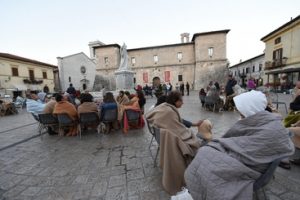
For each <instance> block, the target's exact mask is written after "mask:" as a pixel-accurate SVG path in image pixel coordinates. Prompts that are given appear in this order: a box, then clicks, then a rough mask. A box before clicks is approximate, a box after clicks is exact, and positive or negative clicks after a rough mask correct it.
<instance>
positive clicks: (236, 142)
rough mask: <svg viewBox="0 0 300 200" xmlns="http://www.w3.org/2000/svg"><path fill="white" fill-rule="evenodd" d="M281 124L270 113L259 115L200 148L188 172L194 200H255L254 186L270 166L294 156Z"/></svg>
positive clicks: (279, 120)
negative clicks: (276, 160)
mask: <svg viewBox="0 0 300 200" xmlns="http://www.w3.org/2000/svg"><path fill="white" fill-rule="evenodd" d="M281 120H282V119H281V117H280V116H278V115H274V114H272V113H268V112H266V111H263V112H260V113H257V114H255V115H252V116H250V117H248V118H245V119H243V120H240V121H238V122H237V123H236V124H235V125H234V126H233V127H232V128H231V129H229V130H228V132H227V133H225V135H224V136H223V137H222V138H220V139H218V140H215V141H213V142H210V143H209V144H208V145H207V146H205V147H202V148H200V149H199V150H198V153H197V155H196V157H195V158H194V160H193V161H192V163H191V164H190V165H189V167H188V168H187V170H186V171H185V181H186V184H187V187H188V189H189V191H190V192H191V194H192V196H193V198H194V200H197V199H206V200H217V199H220V200H221V199H222V200H229V199H237V200H239V199H240V200H247V199H249V200H250V199H252V193H253V183H254V181H255V180H256V179H257V178H258V177H259V176H260V175H261V173H263V172H264V171H265V170H266V168H267V166H268V164H269V163H270V162H272V161H273V160H275V159H277V158H280V157H284V156H289V155H292V154H293V152H294V145H293V143H292V141H291V140H290V138H289V136H288V131H287V129H285V128H284V127H283V126H282V123H281Z"/></svg>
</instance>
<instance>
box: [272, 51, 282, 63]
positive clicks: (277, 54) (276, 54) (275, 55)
mask: <svg viewBox="0 0 300 200" xmlns="http://www.w3.org/2000/svg"><path fill="white" fill-rule="evenodd" d="M281 59H282V48H280V49H277V50H275V51H273V60H277V61H278V60H281Z"/></svg>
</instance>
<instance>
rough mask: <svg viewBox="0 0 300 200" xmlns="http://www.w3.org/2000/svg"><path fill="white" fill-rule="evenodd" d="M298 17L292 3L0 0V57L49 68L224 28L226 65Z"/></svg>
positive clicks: (255, 51) (256, 50) (260, 47)
mask: <svg viewBox="0 0 300 200" xmlns="http://www.w3.org/2000/svg"><path fill="white" fill-rule="evenodd" d="M298 15H300V1H299V0H285V1H282V0H248V1H245V0H205V1H204V0H181V1H179V0H123V1H122V0H0V52H1V53H10V54H14V55H18V56H21V57H26V58H29V59H34V60H38V61H41V62H45V63H49V64H54V65H57V57H64V56H68V55H71V54H75V53H79V52H84V53H85V54H87V55H88V56H90V53H89V47H88V43H89V42H91V41H95V40H99V41H101V42H103V43H105V44H115V43H117V44H119V45H122V44H123V43H126V45H127V49H132V48H139V47H147V46H157V45H166V44H176V43H180V34H181V33H184V32H188V33H190V39H191V38H192V36H193V34H195V33H199V32H208V31H217V30H224V29H230V32H229V33H228V34H227V58H228V60H229V62H230V64H231V65H234V64H237V63H238V62H239V61H240V60H242V61H244V60H247V59H250V58H252V57H255V56H257V55H260V54H262V53H263V51H264V48H265V45H264V43H263V42H262V41H261V40H260V39H261V38H262V37H263V36H265V35H267V34H268V33H270V32H272V31H273V30H275V29H276V28H278V27H280V26H281V25H283V24H285V23H287V22H288V21H290V20H291V18H295V17H297V16H298Z"/></svg>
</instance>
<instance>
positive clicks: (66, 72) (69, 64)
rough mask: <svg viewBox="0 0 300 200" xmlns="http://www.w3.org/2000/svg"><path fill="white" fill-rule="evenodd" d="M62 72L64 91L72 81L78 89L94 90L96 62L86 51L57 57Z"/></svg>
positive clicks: (61, 79)
mask: <svg viewBox="0 0 300 200" xmlns="http://www.w3.org/2000/svg"><path fill="white" fill-rule="evenodd" d="M57 60H58V69H59V74H60V85H61V89H62V90H63V91H65V90H67V88H68V87H69V85H70V83H72V84H73V86H74V87H75V89H77V90H90V91H92V90H93V86H94V81H95V75H96V64H95V63H94V62H93V61H92V60H91V59H90V58H89V57H88V56H87V55H85V54H84V53H82V52H81V53H77V54H73V55H69V56H65V57H57Z"/></svg>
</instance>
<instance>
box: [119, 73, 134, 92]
mask: <svg viewBox="0 0 300 200" xmlns="http://www.w3.org/2000/svg"><path fill="white" fill-rule="evenodd" d="M115 76H116V89H117V90H132V89H133V88H134V83H133V77H134V72H133V71H131V70H118V71H115Z"/></svg>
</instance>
